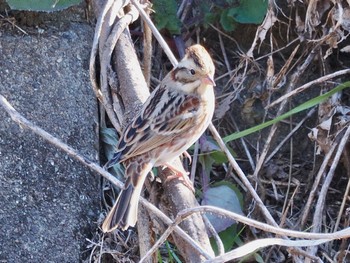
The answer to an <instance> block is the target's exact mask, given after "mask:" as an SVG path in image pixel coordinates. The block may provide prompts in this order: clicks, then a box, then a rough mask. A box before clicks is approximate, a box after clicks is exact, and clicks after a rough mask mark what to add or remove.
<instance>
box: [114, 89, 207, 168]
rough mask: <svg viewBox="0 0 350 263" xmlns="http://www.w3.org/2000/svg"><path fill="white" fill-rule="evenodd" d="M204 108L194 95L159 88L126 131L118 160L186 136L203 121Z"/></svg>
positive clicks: (119, 146)
mask: <svg viewBox="0 0 350 263" xmlns="http://www.w3.org/2000/svg"><path fill="white" fill-rule="evenodd" d="M201 106H202V105H201V101H200V98H199V97H198V96H197V95H195V94H185V93H179V92H178V91H169V90H168V89H166V88H165V87H159V88H158V89H157V90H156V91H155V92H154V93H153V96H152V97H150V98H149V100H147V102H146V103H145V105H144V107H143V110H142V112H141V113H140V114H139V115H138V116H137V117H136V118H135V119H134V121H133V122H132V123H131V124H130V125H129V126H128V127H127V128H126V129H125V132H124V134H123V136H122V139H121V140H120V142H119V145H118V150H117V152H119V153H120V154H119V155H120V156H119V160H120V161H123V160H125V159H128V158H130V157H133V156H136V155H140V154H143V153H145V152H147V151H151V150H153V149H155V148H157V147H159V146H160V145H163V144H165V143H168V142H171V141H172V140H173V139H174V138H175V137H176V136H178V134H179V133H186V131H187V130H189V129H191V128H192V127H193V126H195V125H196V124H197V123H198V121H200V120H199V119H200V118H199V115H200V114H201V109H200V108H201Z"/></svg>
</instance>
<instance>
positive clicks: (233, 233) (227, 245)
mask: <svg viewBox="0 0 350 263" xmlns="http://www.w3.org/2000/svg"><path fill="white" fill-rule="evenodd" d="M219 237H220V239H221V241H222V243H223V244H224V249H225V252H228V251H230V250H231V249H232V247H233V245H234V244H235V242H236V239H237V238H239V236H238V234H237V225H232V226H230V227H228V228H227V229H225V230H224V231H222V232H220V233H219ZM210 244H211V247H212V248H213V250H214V252H215V255H217V254H218V253H219V252H218V247H217V244H216V242H215V240H214V238H210Z"/></svg>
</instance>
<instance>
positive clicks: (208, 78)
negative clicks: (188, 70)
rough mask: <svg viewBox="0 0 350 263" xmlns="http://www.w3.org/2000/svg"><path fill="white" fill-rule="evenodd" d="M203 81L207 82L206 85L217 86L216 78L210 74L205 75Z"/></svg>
mask: <svg viewBox="0 0 350 263" xmlns="http://www.w3.org/2000/svg"><path fill="white" fill-rule="evenodd" d="M202 83H203V84H206V85H213V86H214V87H215V86H216V84H215V81H214V78H212V77H211V76H209V75H205V76H204V77H203V78H202Z"/></svg>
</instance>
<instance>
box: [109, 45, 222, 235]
mask: <svg viewBox="0 0 350 263" xmlns="http://www.w3.org/2000/svg"><path fill="white" fill-rule="evenodd" d="M214 71H215V68H214V64H213V61H212V59H211V57H210V55H209V54H208V52H207V51H206V50H205V49H204V48H203V47H202V46H201V45H194V46H191V47H189V48H188V49H187V50H186V55H185V57H184V58H183V59H182V60H181V61H180V62H179V64H178V65H177V67H175V68H174V69H173V70H172V71H170V72H169V73H168V74H167V75H166V76H165V78H164V79H163V81H162V82H161V83H160V84H159V86H158V87H157V88H156V89H155V90H154V91H153V92H152V94H151V95H150V97H149V98H148V100H147V101H146V102H145V104H144V105H143V108H142V111H141V113H140V114H139V115H138V116H136V117H135V118H134V120H133V121H132V122H131V124H129V125H128V126H127V127H126V129H125V130H124V132H123V134H122V136H121V139H120V141H119V144H118V146H117V149H116V153H115V154H114V156H113V158H112V159H111V160H110V161H109V162H108V163H107V164H106V165H105V167H106V168H109V167H111V166H113V165H114V164H116V163H119V162H123V164H124V166H125V176H126V182H125V188H124V189H123V190H122V192H121V194H120V195H119V198H118V200H117V201H116V203H115V204H114V206H113V208H112V209H111V211H110V212H109V214H108V215H107V217H106V219H105V221H104V222H103V225H102V230H103V231H104V232H110V231H113V230H114V229H116V228H117V227H120V228H122V229H124V230H125V229H127V228H128V227H129V226H134V225H135V224H136V221H137V208H138V202H139V197H140V194H141V190H142V186H143V184H144V181H145V179H146V177H147V174H148V173H149V172H150V171H151V169H152V167H156V166H168V167H169V168H174V167H172V165H171V162H172V161H173V160H174V159H175V158H176V157H177V156H179V155H180V154H182V153H183V152H185V151H186V150H187V148H188V147H190V146H191V145H192V144H193V143H194V142H195V141H196V140H198V138H199V137H200V136H201V135H202V133H203V132H204V131H205V130H206V128H207V127H208V125H209V123H210V121H211V119H212V116H213V113H214V104H215V98H214V90H213V86H214V85H215V83H214V80H213V77H214Z"/></svg>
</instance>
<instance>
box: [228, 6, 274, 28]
mask: <svg viewBox="0 0 350 263" xmlns="http://www.w3.org/2000/svg"><path fill="white" fill-rule="evenodd" d="M267 7H268V1H267V0H241V2H240V5H239V6H237V7H232V8H230V9H229V10H228V13H227V15H228V16H229V17H232V18H233V19H234V20H235V21H237V22H238V23H241V24H260V23H261V22H262V21H263V19H264V17H265V15H266V12H267Z"/></svg>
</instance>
